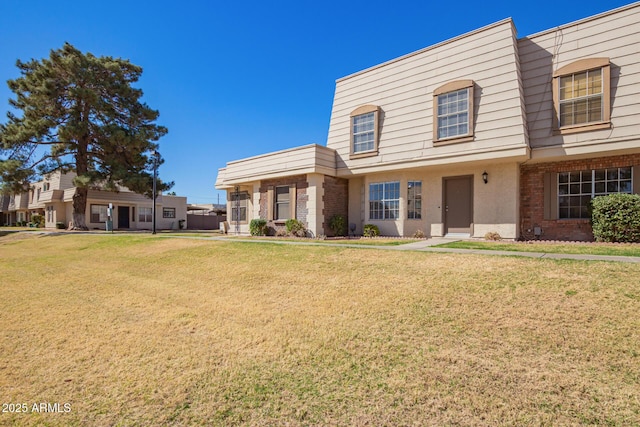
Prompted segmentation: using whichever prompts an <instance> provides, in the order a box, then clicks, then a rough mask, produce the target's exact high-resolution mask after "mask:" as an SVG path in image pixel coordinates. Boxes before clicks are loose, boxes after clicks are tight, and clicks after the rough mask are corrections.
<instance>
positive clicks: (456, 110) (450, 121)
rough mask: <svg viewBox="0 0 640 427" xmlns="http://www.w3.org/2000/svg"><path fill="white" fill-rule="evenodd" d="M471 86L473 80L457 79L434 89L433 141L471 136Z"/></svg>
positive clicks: (462, 138) (454, 140)
mask: <svg viewBox="0 0 640 427" xmlns="http://www.w3.org/2000/svg"><path fill="white" fill-rule="evenodd" d="M473 86H474V84H473V80H458V81H454V82H451V83H447V84H445V85H443V86H441V87H439V88H438V89H436V90H435V91H434V93H433V95H434V128H433V133H434V135H433V137H434V141H436V142H439V141H448V140H451V141H452V142H458V141H460V142H462V141H463V140H469V139H470V138H471V137H473Z"/></svg>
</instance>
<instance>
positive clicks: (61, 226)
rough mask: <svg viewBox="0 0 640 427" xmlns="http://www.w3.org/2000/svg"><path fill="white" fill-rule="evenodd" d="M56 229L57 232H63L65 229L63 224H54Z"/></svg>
mask: <svg viewBox="0 0 640 427" xmlns="http://www.w3.org/2000/svg"><path fill="white" fill-rule="evenodd" d="M56 228H57V229H58V230H64V229H65V228H66V227H65V226H64V222H56Z"/></svg>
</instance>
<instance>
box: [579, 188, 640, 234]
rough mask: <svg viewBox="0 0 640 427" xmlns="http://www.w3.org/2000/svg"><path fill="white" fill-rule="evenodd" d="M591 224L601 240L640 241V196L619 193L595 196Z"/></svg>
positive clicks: (592, 204)
mask: <svg viewBox="0 0 640 427" xmlns="http://www.w3.org/2000/svg"><path fill="white" fill-rule="evenodd" d="M591 226H592V228H593V236H594V237H595V239H596V240H597V241H599V242H624V243H640V196H639V195H637V194H624V193H617V194H609V195H607V196H598V197H596V198H594V199H593V200H592V201H591Z"/></svg>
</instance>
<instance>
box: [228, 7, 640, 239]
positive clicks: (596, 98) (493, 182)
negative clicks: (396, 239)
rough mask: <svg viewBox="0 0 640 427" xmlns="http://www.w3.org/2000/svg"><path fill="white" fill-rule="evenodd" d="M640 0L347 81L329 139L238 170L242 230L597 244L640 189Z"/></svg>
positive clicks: (233, 218) (235, 188) (478, 39)
mask: <svg viewBox="0 0 640 427" xmlns="http://www.w3.org/2000/svg"><path fill="white" fill-rule="evenodd" d="M639 100H640V3H634V4H631V5H628V6H625V7H621V8H618V9H615V10H611V11H608V12H605V13H602V14H599V15H596V16H592V17H589V18H585V19H582V20H580V21H577V22H573V23H570V24H566V25H562V26H559V27H556V28H553V29H550V30H547V31H543V32H541V33H538V34H534V35H531V36H528V37H524V38H518V37H517V33H516V28H515V25H514V23H513V21H512V20H511V19H505V20H502V21H499V22H496V23H494V24H491V25H488V26H486V27H483V28H480V29H478V30H475V31H472V32H470V33H467V34H464V35H461V36H459V37H455V38H453V39H450V40H447V41H444V42H442V43H439V44H436V45H433V46H430V47H427V48H425V49H422V50H420V51H417V52H414V53H411V54H409V55H405V56H403V57H400V58H397V59H394V60H391V61H388V62H385V63H383V64H380V65H377V66H374V67H371V68H369V69H366V70H364V71H361V72H358V73H355V74H353V75H350V76H347V77H344V78H341V79H339V80H338V81H337V82H336V89H335V95H334V102H333V108H332V112H331V120H330V123H329V133H328V138H327V144H326V146H320V145H306V146H301V147H295V148H291V149H288V150H283V151H278V152H274V153H268V154H264V155H259V156H256V157H251V158H247V159H242V160H236V161H231V162H228V163H227V165H226V167H225V168H222V169H220V170H219V173H218V177H217V180H216V188H218V189H226V190H227V195H228V197H227V199H228V206H227V211H228V212H229V214H230V215H229V218H230V222H231V229H232V230H233V229H234V225H235V227H236V229H237V230H239V231H240V232H242V233H246V232H248V224H249V222H250V221H251V219H253V218H263V219H266V220H268V222H269V225H270V226H271V227H272V228H274V229H277V228H279V227H282V226H283V225H284V221H286V220H287V219H289V218H297V219H299V220H300V221H302V222H304V223H305V224H306V226H307V227H308V229H309V230H310V231H311V232H312V233H313V234H315V235H321V234H326V235H328V234H330V230H329V229H328V223H329V219H330V218H331V216H333V215H337V214H339V215H344V216H346V217H347V218H348V222H349V224H352V225H353V227H355V233H356V234H358V233H361V232H362V230H363V226H364V225H365V224H375V225H377V226H378V227H379V228H380V231H381V233H382V234H384V235H390V236H411V235H413V234H414V233H416V232H417V231H418V230H420V231H422V232H424V233H425V234H426V235H429V236H470V237H480V238H481V237H483V236H484V235H485V234H486V233H488V232H497V233H499V234H500V235H501V236H502V237H503V238H508V239H517V238H522V237H524V238H537V237H541V238H546V239H568V240H589V239H591V238H592V233H591V228H590V224H589V212H588V206H589V201H590V200H591V199H592V198H593V197H595V196H597V195H602V194H608V193H612V192H633V193H639V192H640V108H639V107H640V102H639Z"/></svg>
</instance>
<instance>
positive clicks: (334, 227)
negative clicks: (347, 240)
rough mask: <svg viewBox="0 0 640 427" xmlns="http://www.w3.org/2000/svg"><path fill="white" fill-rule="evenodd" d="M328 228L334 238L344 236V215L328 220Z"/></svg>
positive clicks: (345, 228) (345, 225) (345, 220)
mask: <svg viewBox="0 0 640 427" xmlns="http://www.w3.org/2000/svg"><path fill="white" fill-rule="evenodd" d="M329 228H330V229H331V231H333V235H334V236H344V235H345V234H346V232H347V219H346V218H345V217H344V215H334V216H332V217H331V218H330V219H329Z"/></svg>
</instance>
